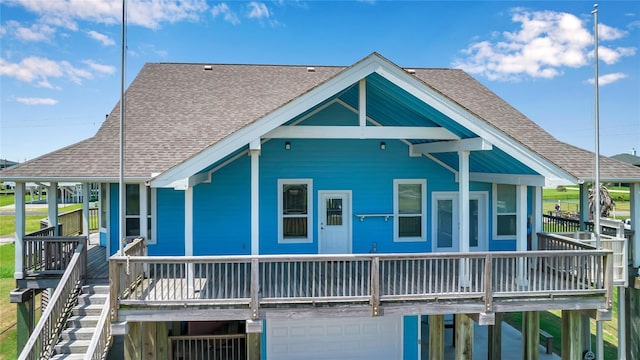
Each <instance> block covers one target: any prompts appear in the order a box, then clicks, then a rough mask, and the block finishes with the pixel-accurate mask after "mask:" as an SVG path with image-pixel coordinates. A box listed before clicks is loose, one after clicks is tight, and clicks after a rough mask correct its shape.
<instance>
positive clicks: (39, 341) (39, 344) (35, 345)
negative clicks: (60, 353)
mask: <svg viewBox="0 0 640 360" xmlns="http://www.w3.org/2000/svg"><path fill="white" fill-rule="evenodd" d="M85 245H86V243H84V242H83V243H80V244H79V245H78V247H77V248H76V249H75V251H74V254H73V257H72V258H71V261H70V262H69V263H68V268H67V271H66V272H65V273H64V275H63V276H62V279H61V280H60V283H59V285H58V286H57V287H56V289H55V291H54V293H53V295H52V296H51V298H50V299H49V304H48V305H47V308H46V309H45V311H44V312H43V314H42V316H41V317H40V320H39V321H38V324H37V325H36V327H35V329H34V330H33V332H32V333H31V336H30V337H29V340H28V341H27V344H26V345H25V347H24V349H23V350H22V352H21V353H20V356H19V357H18V359H19V360H26V359H29V360H32V359H33V360H35V359H48V358H50V356H51V354H52V352H53V348H54V346H55V344H56V343H57V342H58V337H59V335H60V332H61V331H62V329H63V328H64V325H65V323H66V320H67V315H68V314H69V312H70V310H71V308H73V305H74V302H75V299H76V296H77V294H78V291H79V290H80V286H81V285H82V281H83V280H84V278H85V275H86V265H87V264H86V257H85V256H83V255H82V254H83V253H84V254H86V248H85Z"/></svg>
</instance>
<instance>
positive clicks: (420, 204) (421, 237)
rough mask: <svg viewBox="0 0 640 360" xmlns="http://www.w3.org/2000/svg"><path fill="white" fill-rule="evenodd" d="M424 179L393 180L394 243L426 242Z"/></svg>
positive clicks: (425, 193)
mask: <svg viewBox="0 0 640 360" xmlns="http://www.w3.org/2000/svg"><path fill="white" fill-rule="evenodd" d="M426 190H427V181H426V180H425V179H396V180H393V215H394V216H393V229H394V230H393V231H394V241H426V240H427V237H426V218H427V217H426V212H427V211H426V209H427V206H426V203H427V201H426V198H427V192H426Z"/></svg>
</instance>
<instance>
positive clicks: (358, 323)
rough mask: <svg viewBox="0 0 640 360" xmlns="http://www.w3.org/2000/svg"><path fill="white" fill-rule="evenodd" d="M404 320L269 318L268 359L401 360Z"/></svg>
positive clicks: (378, 318)
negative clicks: (381, 359) (382, 359)
mask: <svg viewBox="0 0 640 360" xmlns="http://www.w3.org/2000/svg"><path fill="white" fill-rule="evenodd" d="M401 324H402V321H401V318H400V317H392V316H382V317H375V318H373V317H368V318H339V319H304V320H298V319H282V320H279V319H269V320H268V321H267V358H268V359H269V360H274V359H277V360H281V359H282V360H287V359H300V358H304V359H325V360H326V359H380V358H384V359H391V360H393V359H401V358H402V345H401V344H402V333H401Z"/></svg>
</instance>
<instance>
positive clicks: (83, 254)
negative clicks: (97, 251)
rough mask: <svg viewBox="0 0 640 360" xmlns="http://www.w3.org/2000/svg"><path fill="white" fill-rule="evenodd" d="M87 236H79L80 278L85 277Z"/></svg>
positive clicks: (84, 278)
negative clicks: (80, 251) (80, 249)
mask: <svg viewBox="0 0 640 360" xmlns="http://www.w3.org/2000/svg"><path fill="white" fill-rule="evenodd" d="M87 243H88V241H87V237H86V236H83V237H81V238H80V244H82V255H81V256H80V258H81V259H82V267H81V269H82V280H86V279H87V275H88V274H87Z"/></svg>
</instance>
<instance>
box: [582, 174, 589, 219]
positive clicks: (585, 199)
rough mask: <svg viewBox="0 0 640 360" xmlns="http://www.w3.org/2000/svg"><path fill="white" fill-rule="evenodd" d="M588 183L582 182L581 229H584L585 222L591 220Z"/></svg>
mask: <svg viewBox="0 0 640 360" xmlns="http://www.w3.org/2000/svg"><path fill="white" fill-rule="evenodd" d="M587 185H588V184H586V183H582V184H580V231H584V230H585V229H586V226H585V225H584V223H586V222H587V221H589V188H588V186H587Z"/></svg>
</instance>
